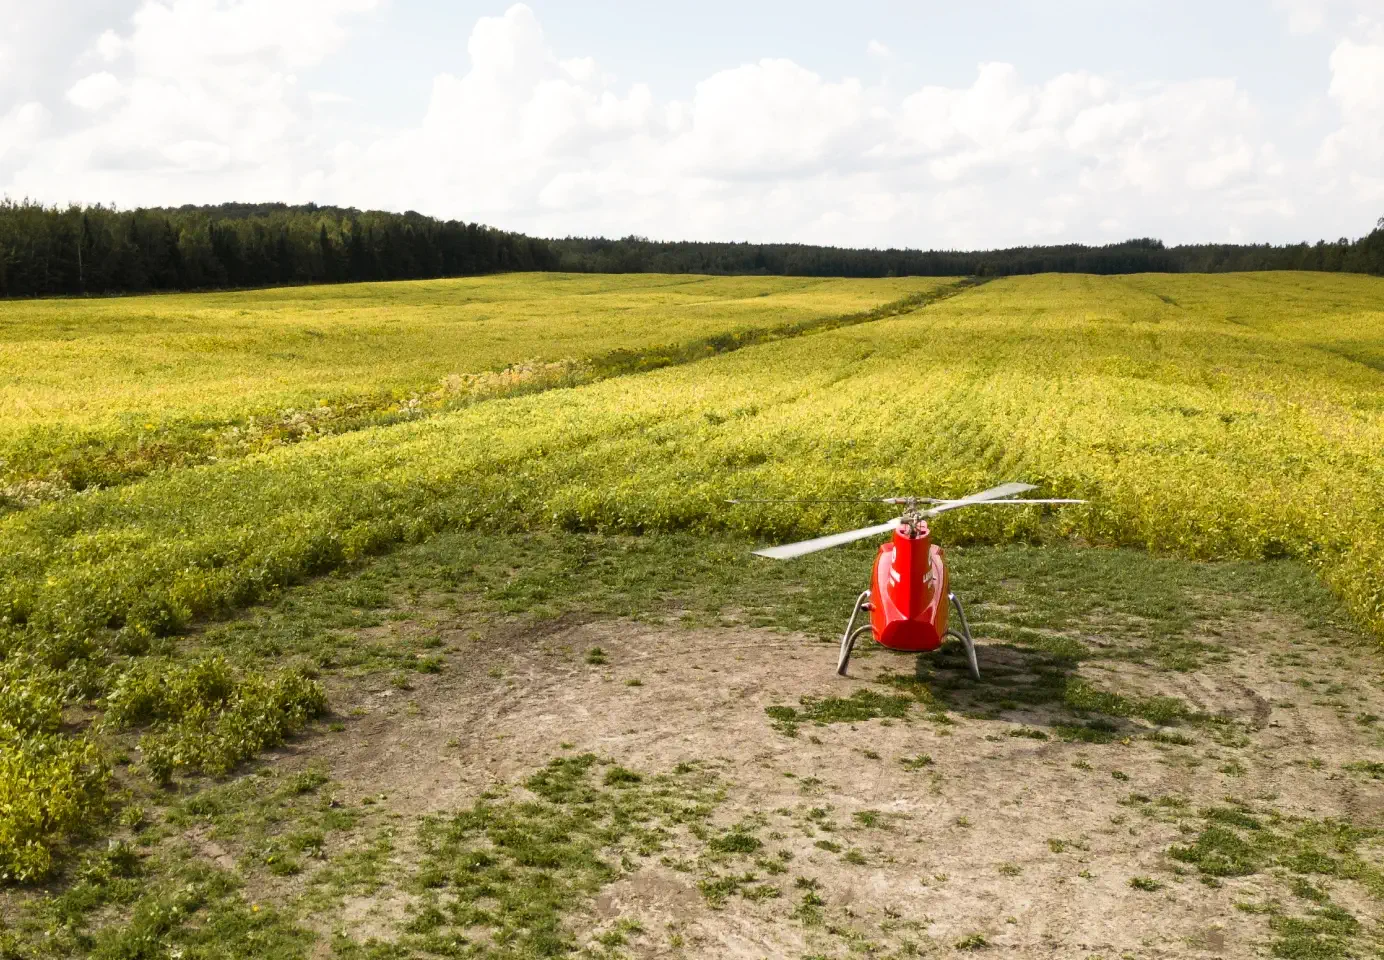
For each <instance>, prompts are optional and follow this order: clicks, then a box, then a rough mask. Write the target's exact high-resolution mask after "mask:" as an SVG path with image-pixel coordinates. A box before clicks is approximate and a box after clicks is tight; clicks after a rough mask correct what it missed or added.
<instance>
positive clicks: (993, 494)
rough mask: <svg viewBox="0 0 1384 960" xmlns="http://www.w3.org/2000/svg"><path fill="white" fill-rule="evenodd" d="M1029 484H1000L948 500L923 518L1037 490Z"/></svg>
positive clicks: (926, 513) (927, 512)
mask: <svg viewBox="0 0 1384 960" xmlns="http://www.w3.org/2000/svg"><path fill="white" fill-rule="evenodd" d="M1037 489H1038V488H1037V487H1035V486H1034V485H1033V484H1031V483H1002V484H1000V485H999V486H998V487H991V488H990V489H989V490H982V491H980V493H973V494H971V495H970V496H969V497H962V498H961V499H960V500H948V501H947V502H946V503H942V504H938V505H937V506H935V507H933V508H932V509H931V510H928V511H926V512H925V513H924V514H923V516H925V517H935V516H937V515H938V514H939V513H946V512H947V511H948V510H955V509H956V508H957V507H969V506H970V505H971V504H973V503H985V502H986V501H987V500H998V499H999V498H1000V497H1012V496H1014V495H1015V494H1016V493H1024V492H1026V491H1028V490H1037Z"/></svg>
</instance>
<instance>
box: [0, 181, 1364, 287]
mask: <svg viewBox="0 0 1384 960" xmlns="http://www.w3.org/2000/svg"><path fill="white" fill-rule="evenodd" d="M509 270H567V271H573V272H586V273H644V272H651V273H712V274H780V275H792V276H837V277H884V276H961V275H975V276H1007V275H1011V274H1022V273H1047V272H1059V273H1136V272H1146V271H1157V272H1167V273H1181V272H1220V271H1230V270H1332V271H1336V270H1346V271H1353V272H1358V273H1374V274H1381V275H1384V218H1381V220H1380V221H1379V224H1378V225H1377V227H1376V229H1375V230H1374V231H1373V232H1372V233H1370V234H1369V235H1367V236H1365V237H1362V238H1361V239H1359V240H1355V241H1351V240H1348V239H1345V238H1342V239H1340V240H1337V241H1334V242H1327V241H1322V242H1319V243H1315V244H1306V243H1302V244H1289V245H1285V246H1272V245H1270V244H1254V245H1244V244H1193V245H1185V246H1175V247H1168V246H1164V244H1163V243H1162V242H1161V241H1159V240H1152V239H1141V240H1127V241H1125V242H1123V243H1115V244H1108V245H1106V246H1096V247H1092V246H1085V245H1082V244H1067V245H1063V246H1050V247H1013V248H1010V249H1006V250H981V251H957V250H895V249H889V250H876V249H850V248H844V247H817V246H808V245H805V244H795V243H770V244H761V243H696V242H686V241H682V242H663V241H655V240H648V239H645V238H643V237H625V238H623V239H620V240H605V239H601V238H586V237H567V238H564V239H560V240H545V239H540V238H536V237H528V236H525V235H523V234H519V233H509V232H506V231H503V230H496V229H493V228H491V227H486V226H482V225H480V224H475V223H463V222H461V221H459V220H446V221H443V220H435V219H433V218H432V217H427V216H424V215H422V214H419V213H414V212H412V211H410V212H408V213H402V214H399V213H384V212H380V211H364V212H362V211H360V210H355V209H348V208H341V207H319V206H317V205H316V204H306V205H303V206H288V205H286V204H282V203H263V204H239V203H227V204H221V205H219V206H214V207H193V206H184V207H177V208H149V209H137V210H115V209H112V208H108V207H101V206H96V207H68V208H58V207H45V206H42V205H41V204H36V203H30V202H22V203H16V202H13V201H8V200H6V201H3V202H0V297H33V296H54V295H67V294H86V293H130V292H140V291H147V290H203V289H214V288H223V287H260V286H273V285H278V284H294V283H339V282H347V281H357V280H409V279H418V278H423V277H452V276H466V275H470V274H480V273H495V272H499V271H509Z"/></svg>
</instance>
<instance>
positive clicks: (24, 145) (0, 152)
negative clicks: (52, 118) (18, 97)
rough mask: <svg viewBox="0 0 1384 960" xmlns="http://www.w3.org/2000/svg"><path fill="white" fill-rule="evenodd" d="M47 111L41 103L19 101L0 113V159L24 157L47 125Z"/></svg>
mask: <svg viewBox="0 0 1384 960" xmlns="http://www.w3.org/2000/svg"><path fill="white" fill-rule="evenodd" d="M48 118H49V113H48V110H47V109H46V108H45V107H44V106H43V104H41V103H34V102H32V101H31V102H29V103H21V104H20V105H19V106H17V107H15V108H14V109H12V110H10V111H9V112H8V113H5V114H0V161H4V160H6V159H7V158H12V157H19V158H22V157H26V156H27V155H28V154H29V152H30V151H31V150H32V148H33V145H34V144H35V143H36V142H37V141H38V139H39V137H40V136H41V135H42V134H43V132H44V130H45V129H46V127H47V125H48Z"/></svg>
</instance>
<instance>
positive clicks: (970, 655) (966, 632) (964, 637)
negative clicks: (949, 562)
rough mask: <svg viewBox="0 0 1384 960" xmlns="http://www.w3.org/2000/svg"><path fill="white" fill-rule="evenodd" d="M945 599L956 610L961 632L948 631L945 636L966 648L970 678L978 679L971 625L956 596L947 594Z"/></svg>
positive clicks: (978, 673)
mask: <svg viewBox="0 0 1384 960" xmlns="http://www.w3.org/2000/svg"><path fill="white" fill-rule="evenodd" d="M947 599H948V600H950V601H951V605H952V606H953V607H955V608H956V616H957V618H958V619H959V620H960V621H961V632H960V633H957V632H956V631H955V630H948V631H947V636H949V637H956V639H958V640H960V641H961V645H962V646H963V647H965V648H966V657H967V659H969V660H970V661H971V676H972V677H974V678H975V679H977V680H979V679H980V664H978V663H976V644H975V641H974V640H972V639H971V625H970V624H968V623H967V622H966V611H965V610H962V609H961V601H960V600H958V599H957V598H956V594H954V593H949V594H947Z"/></svg>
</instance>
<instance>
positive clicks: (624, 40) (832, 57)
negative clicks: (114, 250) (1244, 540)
mask: <svg viewBox="0 0 1384 960" xmlns="http://www.w3.org/2000/svg"><path fill="white" fill-rule="evenodd" d="M0 23H3V24H4V29H3V30H0V194H5V195H8V196H10V197H11V198H13V199H20V198H24V197H28V198H32V199H36V200H40V201H43V202H45V203H64V204H65V203H68V202H73V201H77V202H83V203H95V202H103V203H114V204H117V205H119V206H122V207H129V206H135V205H152V204H158V205H164V204H180V203H212V202H220V201H224V200H254V201H259V200H283V201H288V202H304V201H309V200H313V201H317V202H319V203H335V204H341V205H345V206H356V207H362V208H364V207H379V208H384V209H389V210H405V209H414V210H419V211H421V212H424V213H429V214H433V215H436V216H442V217H458V218H462V219H465V220H481V221H483V222H486V223H490V224H493V225H495V226H501V227H505V228H509V229H516V230H523V231H527V232H532V233H538V234H543V235H563V234H568V233H579V234H604V235H607V236H619V235H624V234H629V233H638V234H644V235H647V236H651V237H656V238H660V239H715V240H763V241H768V240H795V241H803V242H811V243H829V244H849V245H859V246H889V245H906V246H921V247H983V246H999V245H1007V244H1015V243H1052V242H1063V241H1073V240H1075V241H1084V242H1107V241H1111V240H1118V239H1123V238H1126V237H1130V236H1146V235H1152V236H1158V237H1162V238H1163V239H1165V240H1167V241H1169V242H1183V241H1198V240H1208V241H1211V240H1232V241H1275V242H1282V241H1296V240H1302V239H1308V240H1316V239H1319V238H1322V237H1325V238H1330V239H1334V238H1336V237H1339V236H1343V235H1344V236H1350V237H1355V236H1359V235H1361V234H1363V233H1365V232H1367V231H1368V230H1369V229H1370V228H1371V227H1372V226H1373V225H1374V222H1375V220H1376V219H1377V218H1378V217H1380V216H1381V215H1384V0H1257V2H1256V0H1196V2H1188V0H1044V2H1038V0H1013V2H999V0H990V2H987V0H973V2H969V3H965V2H957V0H946V2H931V0H927V2H924V0H916V2H912V3H903V2H893V3H890V2H871V0H853V2H850V3H842V2H833V3H826V2H817V0H792V2H755V0H737V2H727V0H698V2H696V3H685V2H683V3H674V2H672V0H669V2H647V0H639V2H635V0H630V2H613V0H605V2H600V0H593V2H576V0H561V2H559V0H529V2H528V3H527V4H513V5H506V4H505V3H504V2H498V3H483V2H475V0H41V2H40V0H0Z"/></svg>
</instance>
